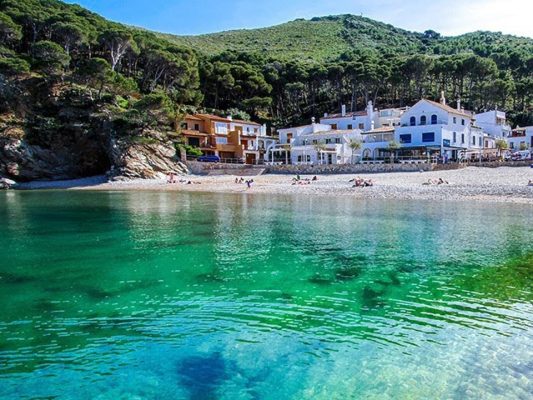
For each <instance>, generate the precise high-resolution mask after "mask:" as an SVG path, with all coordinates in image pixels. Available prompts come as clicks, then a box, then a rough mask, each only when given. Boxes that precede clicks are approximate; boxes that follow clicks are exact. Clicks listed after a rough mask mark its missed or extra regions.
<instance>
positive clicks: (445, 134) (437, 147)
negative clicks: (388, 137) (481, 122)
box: [394, 97, 483, 160]
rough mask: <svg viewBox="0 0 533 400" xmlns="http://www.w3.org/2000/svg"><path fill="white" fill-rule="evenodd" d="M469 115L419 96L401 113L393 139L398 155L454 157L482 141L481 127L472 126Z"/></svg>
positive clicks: (470, 115)
mask: <svg viewBox="0 0 533 400" xmlns="http://www.w3.org/2000/svg"><path fill="white" fill-rule="evenodd" d="M472 120H473V115H472V114H470V113H468V112H466V111H464V110H463V109H461V108H460V105H458V108H452V107H450V106H448V105H446V100H445V98H444V97H443V98H442V99H441V102H440V103H437V102H434V101H431V100H427V99H422V100H420V101H419V102H418V103H416V104H415V105H414V106H413V107H411V108H410V109H408V110H407V111H406V112H405V113H404V114H403V115H402V117H401V126H399V127H397V128H396V130H395V135H394V138H395V141H396V142H398V143H399V144H400V145H401V149H400V151H399V154H400V156H404V157H413V158H429V157H431V156H436V155H439V156H444V157H447V158H448V159H452V160H456V159H459V158H460V157H461V156H462V154H461V153H462V152H463V151H465V150H467V149H469V148H471V147H474V148H478V147H479V146H482V144H483V131H482V130H481V129H479V131H478V130H476V129H474V130H472Z"/></svg>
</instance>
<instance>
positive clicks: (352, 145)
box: [348, 139, 362, 164]
mask: <svg viewBox="0 0 533 400" xmlns="http://www.w3.org/2000/svg"><path fill="white" fill-rule="evenodd" d="M348 146H350V149H351V150H352V164H353V163H354V162H353V153H354V152H355V151H357V150H359V149H361V146H362V143H361V141H359V140H357V139H351V140H350V143H349V144H348Z"/></svg>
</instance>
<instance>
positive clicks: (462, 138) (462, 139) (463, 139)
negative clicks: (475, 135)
mask: <svg viewBox="0 0 533 400" xmlns="http://www.w3.org/2000/svg"><path fill="white" fill-rule="evenodd" d="M461 143H462V144H465V134H464V133H461Z"/></svg>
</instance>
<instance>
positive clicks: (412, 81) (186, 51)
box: [0, 0, 533, 126]
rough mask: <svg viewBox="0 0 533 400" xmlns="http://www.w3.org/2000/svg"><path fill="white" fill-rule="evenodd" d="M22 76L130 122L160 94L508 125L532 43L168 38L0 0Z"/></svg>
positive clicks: (248, 110)
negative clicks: (449, 114)
mask: <svg viewBox="0 0 533 400" xmlns="http://www.w3.org/2000/svg"><path fill="white" fill-rule="evenodd" d="M30 69H31V71H30ZM28 72H32V73H36V74H42V75H44V76H46V77H47V78H50V79H55V78H61V79H62V80H63V81H64V82H67V83H68V82H71V83H72V84H84V85H88V86H89V87H92V88H94V89H95V90H96V91H97V92H98V97H99V98H105V96H104V95H105V94H106V93H107V94H108V95H111V96H119V97H120V98H123V97H125V98H127V101H124V102H122V101H119V103H120V104H122V105H123V106H124V107H119V109H120V110H122V111H124V112H126V111H128V109H129V111H131V112H133V113H134V114H135V113H136V112H141V111H142V112H145V111H146V108H142V109H138V108H135V103H136V101H139V99H142V98H143V97H144V96H149V95H153V94H157V96H156V97H155V98H152V100H154V99H156V100H158V102H155V103H154V104H163V103H164V104H167V102H166V100H164V99H163V97H165V96H166V98H168V100H170V101H171V102H172V104H174V106H173V107H174V108H179V107H181V106H187V107H189V108H194V107H203V108H205V109H210V111H213V110H215V112H216V111H217V110H218V111H220V112H229V111H231V113H233V114H234V115H250V116H251V117H252V118H254V119H256V120H259V121H261V122H266V121H271V122H272V123H273V124H274V125H278V126H281V125H287V124H293V123H301V122H307V121H309V120H310V118H311V117H312V116H320V115H321V114H322V113H324V112H330V111H332V110H338V109H340V105H341V104H346V105H348V108H349V109H350V110H360V109H363V108H364V107H365V105H366V103H367V102H368V101H369V100H372V101H373V102H374V103H375V104H376V105H377V106H379V107H381V108H383V107H388V106H405V105H410V104H413V103H414V102H416V101H417V100H419V99H420V98H421V97H428V98H433V99H436V98H438V97H439V95H440V92H441V91H442V90H443V91H445V93H446V96H447V97H448V98H449V99H451V100H454V99H461V101H462V104H463V106H464V107H465V108H469V109H472V110H474V111H481V110H484V109H490V108H494V107H498V108H499V109H504V110H507V111H508V115H509V117H510V118H511V119H512V120H513V122H514V123H517V124H520V125H522V126H523V125H526V124H533V112H532V111H533V40H531V39H527V38H516V37H512V36H506V35H502V34H500V33H490V32H475V33H472V34H467V35H462V36H457V37H442V36H441V35H440V34H439V33H437V32H435V31H431V30H428V31H426V32H424V33H413V32H407V31H404V30H401V29H398V28H395V27H392V26H390V25H386V24H382V23H379V22H376V21H372V20H370V19H367V18H362V17H356V16H337V17H326V18H315V19H313V20H311V21H305V20H298V21H294V22H291V23H288V24H284V25H280V26H278V27H273V28H267V29H260V30H248V31H236V32H226V33H221V34H216V35H207V36H202V37H197V38H191V37H189V38H177V37H172V36H169V35H156V34H153V33H150V32H147V31H144V30H140V29H135V28H130V27H126V26H123V25H120V24H116V23H112V22H109V21H106V20H105V19H103V18H101V17H99V16H98V15H96V14H94V13H91V12H89V11H87V10H85V9H83V8H81V7H80V6H76V5H68V4H65V3H62V2H60V1H57V0H0V74H4V75H14V74H21V73H28ZM123 109H124V110H123ZM152 120H154V119H152ZM156 120H161V119H160V118H159V119H156Z"/></svg>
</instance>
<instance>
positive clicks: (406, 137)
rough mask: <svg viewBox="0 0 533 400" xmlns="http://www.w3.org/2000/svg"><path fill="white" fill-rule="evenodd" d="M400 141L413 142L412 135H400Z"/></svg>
mask: <svg viewBox="0 0 533 400" xmlns="http://www.w3.org/2000/svg"><path fill="white" fill-rule="evenodd" d="M400 143H411V135H410V134H408V135H400Z"/></svg>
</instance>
